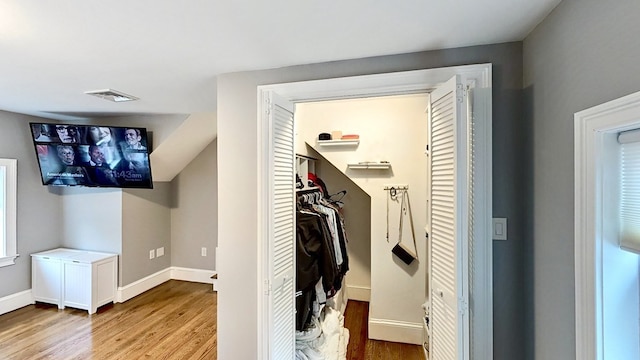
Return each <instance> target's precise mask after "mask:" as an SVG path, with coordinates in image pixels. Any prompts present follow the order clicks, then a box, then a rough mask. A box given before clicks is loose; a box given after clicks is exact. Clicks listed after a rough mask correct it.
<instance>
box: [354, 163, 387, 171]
mask: <svg viewBox="0 0 640 360" xmlns="http://www.w3.org/2000/svg"><path fill="white" fill-rule="evenodd" d="M347 168H349V169H351V170H388V169H391V163H358V164H347Z"/></svg>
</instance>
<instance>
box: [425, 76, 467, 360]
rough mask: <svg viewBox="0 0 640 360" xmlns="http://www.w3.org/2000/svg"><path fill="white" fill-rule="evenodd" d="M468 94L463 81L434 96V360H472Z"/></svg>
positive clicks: (431, 294)
mask: <svg viewBox="0 0 640 360" xmlns="http://www.w3.org/2000/svg"><path fill="white" fill-rule="evenodd" d="M467 111H468V108H467V94H466V90H465V86H464V84H463V83H462V80H461V78H460V76H458V75H457V76H454V77H453V78H451V79H450V80H449V81H447V82H446V83H444V84H442V85H440V86H439V87H438V88H436V89H435V90H434V91H433V92H432V93H431V100H430V111H429V144H430V161H429V177H430V184H431V186H430V202H429V214H430V221H429V223H430V229H429V239H430V247H431V248H430V251H429V254H430V272H429V276H430V282H429V288H430V291H429V297H430V300H431V315H430V327H431V344H430V357H431V360H459V359H463V360H468V359H469V316H468V302H469V301H468V299H469V291H468V289H469V287H468V278H467V274H468V271H467V266H468V265H467V264H468V261H467V257H468V240H467V239H468V232H469V231H468V229H469V226H470V225H469V216H468V211H467V210H465V209H468V206H469V205H470V204H469V201H470V200H469V196H468V195H472V191H471V189H470V187H469V186H468V184H470V181H469V172H470V171H469V169H470V166H469V164H470V163H469V161H471V159H470V158H469V156H468V153H469V149H470V148H471V147H470V145H469V144H470V143H471V136H470V135H469V130H468V125H467V115H468V114H467Z"/></svg>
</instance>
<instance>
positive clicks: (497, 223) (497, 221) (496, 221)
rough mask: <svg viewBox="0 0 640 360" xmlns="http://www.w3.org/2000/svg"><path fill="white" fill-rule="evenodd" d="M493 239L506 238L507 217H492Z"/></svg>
mask: <svg viewBox="0 0 640 360" xmlns="http://www.w3.org/2000/svg"><path fill="white" fill-rule="evenodd" d="M493 240H507V218H493Z"/></svg>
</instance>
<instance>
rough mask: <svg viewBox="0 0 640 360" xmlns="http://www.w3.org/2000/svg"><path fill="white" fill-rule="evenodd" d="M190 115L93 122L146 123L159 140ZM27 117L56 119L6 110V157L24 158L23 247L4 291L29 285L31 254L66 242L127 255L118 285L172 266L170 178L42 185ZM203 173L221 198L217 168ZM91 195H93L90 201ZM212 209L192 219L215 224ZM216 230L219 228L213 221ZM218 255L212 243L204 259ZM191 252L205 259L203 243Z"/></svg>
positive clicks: (2, 145)
mask: <svg viewBox="0 0 640 360" xmlns="http://www.w3.org/2000/svg"><path fill="white" fill-rule="evenodd" d="M185 118H186V116H185V115H162V116H155V115H154V116H125V117H114V118H101V119H100V120H99V121H98V120H95V121H94V122H99V123H101V124H108V125H113V126H122V125H124V124H134V125H136V126H144V127H147V128H148V129H149V130H151V131H154V135H157V136H155V137H154V143H155V145H157V144H158V143H159V140H163V139H165V138H166V137H167V136H168V134H169V133H170V132H171V131H173V130H175V128H177V127H178V126H179V125H180V124H181V123H182V122H183V121H184V119H185ZM29 121H33V122H43V121H48V122H51V121H52V120H49V119H43V118H38V117H32V116H27V115H21V114H15V113H10V112H3V111H0V124H1V125H0V126H1V127H2V131H1V132H0V157H5V158H14V159H18V218H17V221H18V229H17V236H18V239H17V242H18V244H17V245H18V254H20V257H18V258H17V260H16V265H13V266H7V267H0V278H2V279H4V282H3V286H1V287H0V297H4V296H7V295H11V294H15V293H17V292H21V291H24V290H28V289H30V288H31V259H30V256H29V254H31V253H34V252H39V251H44V250H49V249H52V248H56V247H60V246H67V247H73V248H80V249H86V250H94V251H105V252H113V253H119V254H121V256H120V259H119V260H120V261H119V268H120V271H119V285H120V286H124V285H127V284H130V283H132V282H134V281H137V280H139V279H141V278H144V277H146V276H148V275H151V274H153V273H155V272H157V271H160V270H162V269H165V268H167V267H169V266H171V265H172V264H171V205H172V203H173V201H172V198H171V196H172V186H171V184H170V183H154V189H153V190H146V189H145V190H137V189H129V190H119V189H87V188H55V187H47V186H43V185H42V181H41V179H40V174H39V171H38V164H37V161H36V154H35V150H34V148H33V142H32V140H31V131H30V129H29V125H28V124H29ZM160 142H161V141H160ZM210 147H212V148H213V151H212V150H209V155H207V156H208V157H209V158H211V156H212V158H213V160H211V161H212V162H213V163H214V167H215V145H210ZM211 152H212V153H213V155H211ZM201 156H202V155H201ZM194 172H196V171H194ZM200 175H203V177H204V178H203V179H202V181H203V182H205V183H207V186H208V187H207V189H206V191H208V192H210V193H213V195H211V197H212V200H211V201H212V202H213V203H214V204H215V202H216V197H215V192H216V190H217V187H216V176H215V172H214V173H213V174H211V171H208V172H206V174H200ZM194 186H199V185H195V184H194ZM88 198H90V199H91V201H87V199H88ZM94 201H96V202H94ZM97 203H99V204H100V206H97V205H96V204H97ZM216 209H217V207H216ZM186 211H189V210H186ZM186 211H185V212H184V213H183V214H186ZM183 216H184V217H187V216H188V215H183ZM210 216H211V217H213V218H214V221H211V219H207V220H206V221H205V220H203V221H202V222H196V223H192V225H193V226H194V227H195V228H211V226H212V225H211V224H212V223H213V224H215V216H216V215H215V212H214V213H213V214H210ZM211 232H213V233H214V234H215V232H216V231H215V228H213V230H211ZM162 246H164V248H165V256H164V257H160V258H156V259H154V260H149V250H151V249H157V248H158V247H162ZM212 246H213V247H215V245H212ZM213 258H214V251H213V250H212V251H211V252H210V257H207V258H205V259H210V260H212V261H213ZM193 259H195V260H196V261H199V260H200V256H199V250H198V255H197V256H194V257H193ZM187 263H189V259H185V260H184V264H187ZM182 266H185V267H190V266H187V265H182ZM193 267H195V266H193Z"/></svg>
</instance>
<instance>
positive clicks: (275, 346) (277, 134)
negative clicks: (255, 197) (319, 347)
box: [266, 94, 295, 360]
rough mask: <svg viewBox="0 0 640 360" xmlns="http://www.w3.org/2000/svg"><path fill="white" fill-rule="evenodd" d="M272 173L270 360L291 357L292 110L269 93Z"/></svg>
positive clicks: (292, 339) (292, 344)
mask: <svg viewBox="0 0 640 360" xmlns="http://www.w3.org/2000/svg"><path fill="white" fill-rule="evenodd" d="M269 102H270V106H269V110H270V116H269V121H270V122H271V129H272V133H271V144H270V148H271V149H272V153H271V159H272V163H273V166H272V168H271V169H272V171H271V174H270V179H266V180H267V181H269V182H270V189H269V190H270V204H271V214H270V218H271V219H270V220H271V221H270V222H269V223H270V224H272V225H271V228H270V230H269V242H270V246H269V249H270V257H271V259H272V262H271V268H270V283H271V291H270V292H269V313H270V316H269V321H270V334H269V344H268V346H269V356H270V359H272V360H280V359H284V360H289V359H293V357H294V350H295V348H294V346H295V345H294V344H295V342H294V341H295V318H294V314H295V291H294V262H295V258H294V250H295V247H294V236H295V226H294V223H295V214H294V174H295V169H294V157H295V154H294V148H293V136H294V132H293V111H292V109H291V108H290V104H288V103H286V102H285V101H283V100H281V99H278V98H277V96H275V94H269Z"/></svg>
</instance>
